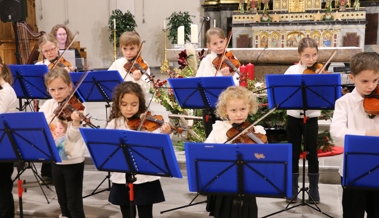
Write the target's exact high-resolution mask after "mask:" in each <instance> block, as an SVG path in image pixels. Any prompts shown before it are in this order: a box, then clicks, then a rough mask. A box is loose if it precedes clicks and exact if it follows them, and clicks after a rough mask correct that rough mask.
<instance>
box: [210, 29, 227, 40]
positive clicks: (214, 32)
mask: <svg viewBox="0 0 379 218" xmlns="http://www.w3.org/2000/svg"><path fill="white" fill-rule="evenodd" d="M213 35H217V36H218V37H220V38H221V39H226V36H225V33H224V30H222V29H221V28H218V27H214V28H210V29H209V30H207V32H206V33H205V36H206V37H207V43H210V41H211V36H213Z"/></svg>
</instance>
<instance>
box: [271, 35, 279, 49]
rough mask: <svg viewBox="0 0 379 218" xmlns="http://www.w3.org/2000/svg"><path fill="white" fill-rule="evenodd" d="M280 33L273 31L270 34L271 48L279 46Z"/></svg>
mask: <svg viewBox="0 0 379 218" xmlns="http://www.w3.org/2000/svg"><path fill="white" fill-rule="evenodd" d="M279 40H280V34H279V33H278V32H274V33H273V34H272V35H271V43H270V44H271V45H270V47H271V48H280V41H279Z"/></svg>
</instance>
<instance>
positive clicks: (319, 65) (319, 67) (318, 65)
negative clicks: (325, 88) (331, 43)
mask: <svg viewBox="0 0 379 218" xmlns="http://www.w3.org/2000/svg"><path fill="white" fill-rule="evenodd" d="M336 53H337V50H334V51H333V53H332V55H330V57H329V59H328V61H327V62H326V63H325V64H322V63H319V62H317V61H316V62H315V63H314V64H313V65H312V66H310V67H307V69H305V70H304V71H303V74H315V73H316V71H317V70H319V71H318V72H317V74H320V73H328V72H327V71H326V70H325V67H326V66H327V65H328V64H329V62H330V61H331V60H332V58H333V57H334V55H335V54H336Z"/></svg>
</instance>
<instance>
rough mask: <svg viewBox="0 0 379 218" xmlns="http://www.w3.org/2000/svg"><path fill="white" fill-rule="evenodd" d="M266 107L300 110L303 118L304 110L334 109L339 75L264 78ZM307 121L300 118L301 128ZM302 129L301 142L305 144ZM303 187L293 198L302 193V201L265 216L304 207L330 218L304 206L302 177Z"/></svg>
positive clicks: (316, 208) (304, 135)
mask: <svg viewBox="0 0 379 218" xmlns="http://www.w3.org/2000/svg"><path fill="white" fill-rule="evenodd" d="M266 84H267V89H268V91H267V94H268V106H269V109H284V110H288V109H295V110H303V114H306V111H307V110H308V109H318V110H320V109H334V104H335V101H336V100H337V99H338V98H339V97H341V94H342V93H341V88H340V87H341V78H340V75H339V74H317V75H316V74H295V75H293V74H291V75H266ZM306 122H307V119H306V118H304V127H305V125H306ZM305 129H306V128H304V131H303V132H304V134H303V140H304V142H306V135H307V134H306V131H305ZM304 151H307V145H306V143H304ZM303 175H305V158H303ZM302 182H303V185H302V188H300V190H299V192H298V193H297V195H298V194H299V193H300V192H302V200H301V202H300V204H298V205H295V206H292V207H289V205H290V204H291V202H292V201H293V200H294V199H295V198H296V197H297V195H296V196H294V197H293V199H292V201H291V202H290V203H288V205H287V207H286V208H285V209H283V210H281V211H278V212H275V213H272V214H269V215H267V216H264V217H269V216H272V215H275V214H278V213H281V212H283V211H287V210H290V209H292V208H296V207H298V206H308V207H310V208H312V209H314V210H316V211H319V212H320V213H322V214H324V215H326V216H328V217H332V216H330V215H328V214H326V213H324V212H323V211H322V210H321V209H320V208H319V207H318V206H317V204H315V202H313V203H314V205H315V207H314V206H312V205H310V204H309V203H307V202H305V192H307V194H308V196H309V198H310V199H311V200H312V201H314V200H313V199H312V196H310V195H309V193H308V188H306V187H305V176H303V181H302Z"/></svg>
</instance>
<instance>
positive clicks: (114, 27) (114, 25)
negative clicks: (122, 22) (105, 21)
mask: <svg viewBox="0 0 379 218" xmlns="http://www.w3.org/2000/svg"><path fill="white" fill-rule="evenodd" d="M113 29H114V30H115V29H116V19H115V18H113Z"/></svg>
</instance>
